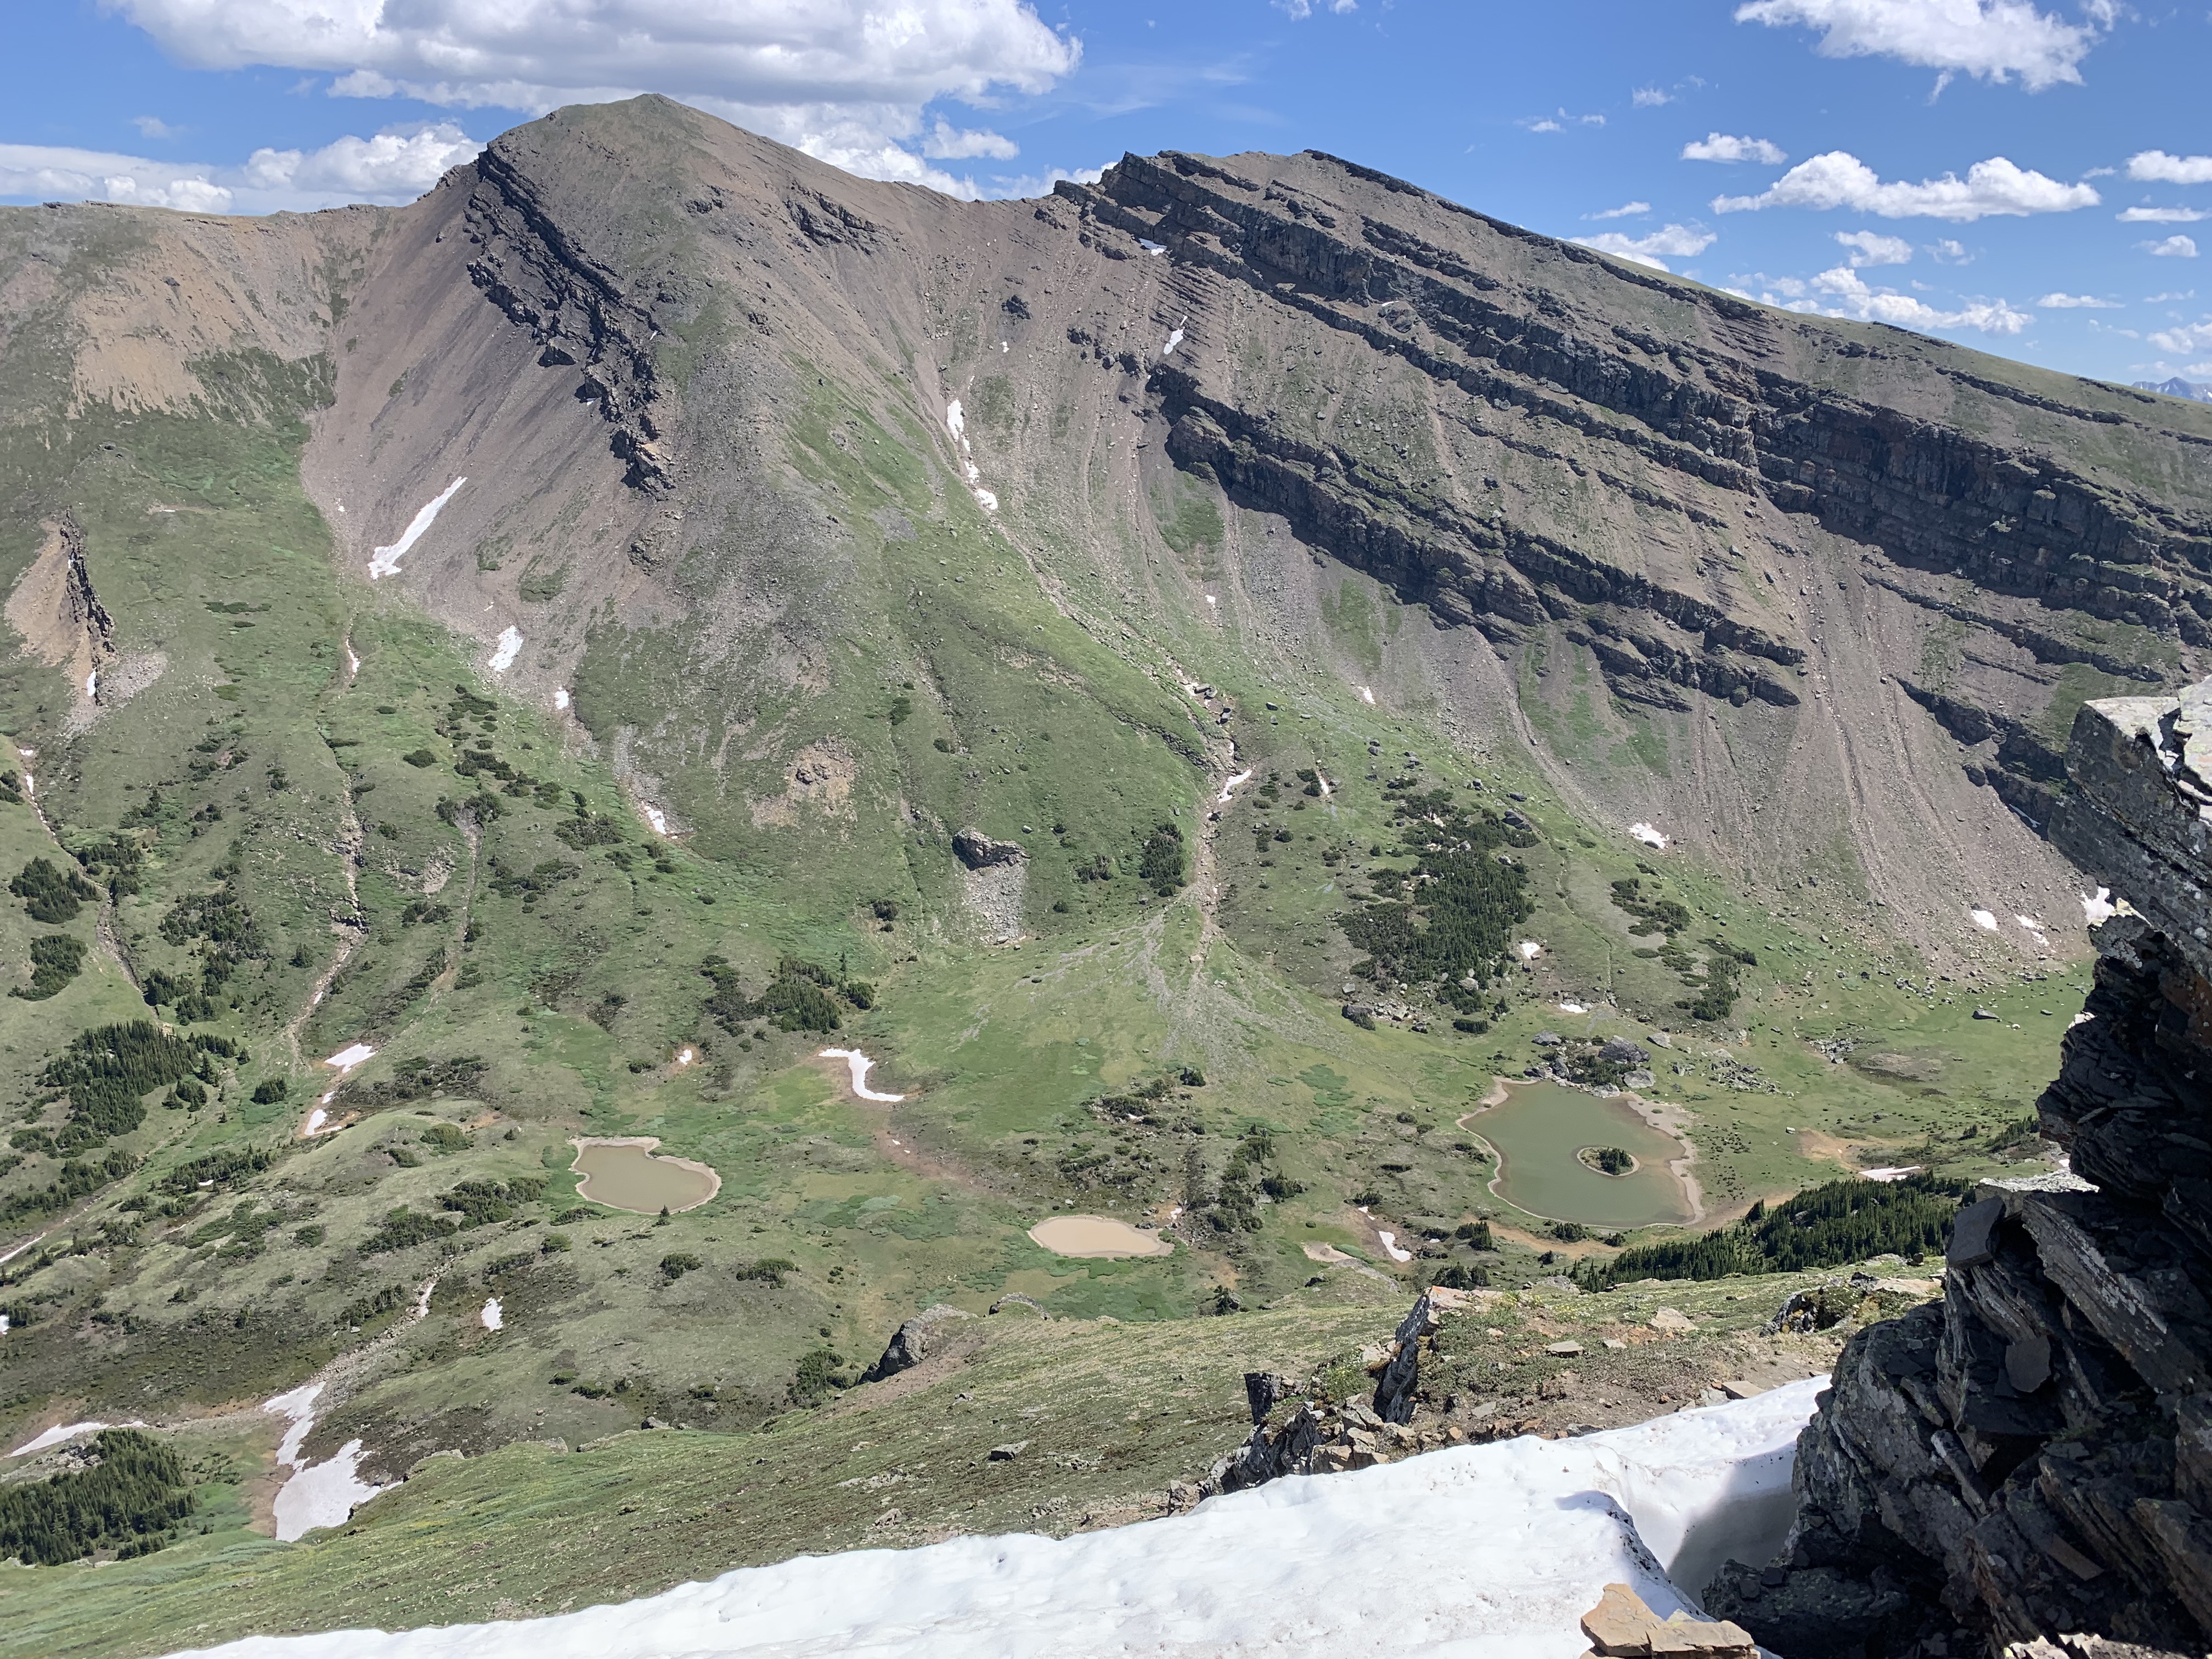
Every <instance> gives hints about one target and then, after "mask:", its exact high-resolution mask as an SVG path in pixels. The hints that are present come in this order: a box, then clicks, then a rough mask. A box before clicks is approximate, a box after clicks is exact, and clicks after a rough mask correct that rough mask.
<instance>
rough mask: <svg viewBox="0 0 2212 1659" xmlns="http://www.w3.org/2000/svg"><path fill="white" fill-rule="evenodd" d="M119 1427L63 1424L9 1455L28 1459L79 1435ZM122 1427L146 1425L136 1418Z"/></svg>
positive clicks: (130, 1427)
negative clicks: (33, 1454)
mask: <svg viewBox="0 0 2212 1659" xmlns="http://www.w3.org/2000/svg"><path fill="white" fill-rule="evenodd" d="M117 1426H118V1425H116V1424H113V1423H63V1424H60V1425H57V1426H56V1427H54V1428H51V1429H48V1430H46V1431H45V1432H43V1433H40V1434H34V1435H33V1436H32V1437H30V1438H29V1439H28V1440H26V1441H25V1442H24V1443H22V1444H21V1445H20V1446H18V1447H16V1448H15V1450H13V1451H11V1452H9V1454H8V1455H9V1456H10V1457H27V1456H29V1455H31V1454H32V1453H33V1452H40V1451H44V1450H46V1448H47V1447H49V1446H58V1445H60V1444H61V1443H62V1442H63V1441H64V1440H72V1439H75V1438H76V1437H77V1436H78V1435H81V1434H97V1433H99V1432H100V1430H102V1429H112V1428H115V1427H117ZM120 1426H122V1427H124V1428H126V1429H137V1428H143V1427H144V1426H145V1425H144V1424H143V1422H142V1421H140V1420H139V1419H136V1418H134V1419H131V1421H130V1422H128V1423H125V1424H123V1425H120Z"/></svg>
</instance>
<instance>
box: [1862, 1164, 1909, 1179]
mask: <svg viewBox="0 0 2212 1659" xmlns="http://www.w3.org/2000/svg"><path fill="white" fill-rule="evenodd" d="M1919 1173H1920V1166H1919V1165H1918V1164H1893V1165H1891V1166H1889V1167H1888V1168H1886V1169H1881V1170H1860V1171H1859V1174H1860V1176H1863V1178H1864V1179H1866V1180H1868V1181H1882V1182H1889V1181H1902V1180H1904V1179H1905V1176H1916V1175H1918V1174H1919Z"/></svg>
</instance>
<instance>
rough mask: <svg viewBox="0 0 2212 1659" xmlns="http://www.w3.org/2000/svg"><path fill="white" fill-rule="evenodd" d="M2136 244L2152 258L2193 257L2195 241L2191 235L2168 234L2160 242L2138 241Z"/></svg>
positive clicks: (2195, 251)
mask: <svg viewBox="0 0 2212 1659" xmlns="http://www.w3.org/2000/svg"><path fill="white" fill-rule="evenodd" d="M2136 246H2138V247H2140V248H2142V251H2143V252H2146V253H2148V254H2149V255H2150V256H2151V258H2154V259H2194V258H2196V257H2197V242H2196V240H2195V239H2194V238H2193V237H2189V236H2169V237H2167V238H2166V240H2164V241H2162V242H2139V243H2137V244H2136Z"/></svg>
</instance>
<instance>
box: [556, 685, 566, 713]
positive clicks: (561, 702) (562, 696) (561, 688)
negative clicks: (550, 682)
mask: <svg viewBox="0 0 2212 1659" xmlns="http://www.w3.org/2000/svg"><path fill="white" fill-rule="evenodd" d="M553 706H554V708H567V707H568V687H567V686H565V685H556V686H555V687H554V688H553Z"/></svg>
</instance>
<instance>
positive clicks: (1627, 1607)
mask: <svg viewBox="0 0 2212 1659" xmlns="http://www.w3.org/2000/svg"><path fill="white" fill-rule="evenodd" d="M1582 1623H1583V1635H1584V1636H1587V1637H1588V1638H1589V1644H1590V1651H1591V1652H1592V1653H1593V1654H1595V1655H1598V1656H1600V1659H1661V1656H1668V1659H1758V1654H1759V1644H1757V1643H1755V1642H1753V1640H1752V1639H1751V1632H1749V1631H1747V1630H1745V1629H1744V1628H1743V1627H1742V1626H1741V1625H1732V1624H1730V1623H1729V1622H1728V1621H1727V1620H1703V1619H1692V1618H1691V1617H1689V1615H1688V1614H1686V1613H1676V1614H1674V1616H1673V1617H1672V1618H1670V1619H1662V1618H1661V1617H1660V1616H1659V1615H1658V1614H1657V1613H1654V1612H1652V1611H1651V1609H1650V1607H1646V1606H1644V1598H1643V1597H1642V1596H1640V1595H1637V1593H1636V1592H1635V1591H1634V1590H1632V1589H1630V1588H1629V1587H1628V1586H1627V1585H1626V1584H1607V1586H1606V1587H1605V1594H1604V1595H1602V1596H1601V1597H1600V1598H1599V1599H1598V1604H1597V1605H1596V1606H1595V1607H1592V1608H1591V1609H1590V1610H1589V1612H1588V1613H1584V1614H1583V1620H1582Z"/></svg>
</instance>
